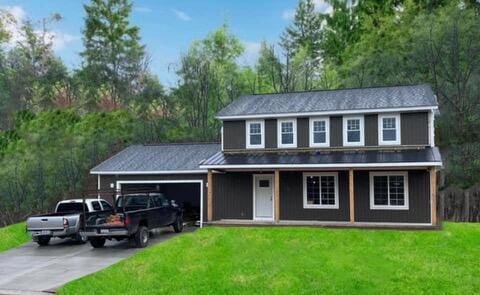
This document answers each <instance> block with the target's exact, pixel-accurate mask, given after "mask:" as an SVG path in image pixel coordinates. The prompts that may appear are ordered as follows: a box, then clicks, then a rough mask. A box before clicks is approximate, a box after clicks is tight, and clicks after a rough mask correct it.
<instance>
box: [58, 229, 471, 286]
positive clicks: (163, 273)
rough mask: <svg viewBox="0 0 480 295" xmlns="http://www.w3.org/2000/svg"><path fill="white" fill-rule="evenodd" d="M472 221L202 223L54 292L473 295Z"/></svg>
mask: <svg viewBox="0 0 480 295" xmlns="http://www.w3.org/2000/svg"><path fill="white" fill-rule="evenodd" d="M479 290H480V224H461V223H459V224H454V223H446V224H445V226H444V229H443V230H441V231H409V230H405V231H401V230H368V229H322V228H299V227H295V228H285V227H276V228H274V227H257V228H253V227H250V228H234V227H223V228H222V227H209V228H205V229H202V230H198V231H196V232H195V233H190V234H185V235H182V236H180V237H178V238H174V239H172V240H169V241H167V242H165V243H162V244H159V245H156V246H154V247H151V248H149V249H147V250H145V251H142V252H140V253H138V254H136V255H135V256H133V257H131V258H130V259H127V260H125V261H123V262H121V263H118V264H116V265H114V266H112V267H110V268H108V269H106V270H104V271H101V272H99V273H96V274H93V275H90V276H87V277H85V278H82V279H79V280H77V281H74V282H72V283H70V284H68V285H66V286H65V287H64V288H63V289H61V290H60V294H94V293H96V294H123V293H127V294H155V293H162V294H168V293H175V294H207V293H208V294H268V293H274V294H291V293H294V294H298V293H300V294H301V293H304V294H311V293H317V294H318V293H321V294H324V293H327V294H422V293H424V294H425V293H426V294H473V293H476V292H478V291H479Z"/></svg>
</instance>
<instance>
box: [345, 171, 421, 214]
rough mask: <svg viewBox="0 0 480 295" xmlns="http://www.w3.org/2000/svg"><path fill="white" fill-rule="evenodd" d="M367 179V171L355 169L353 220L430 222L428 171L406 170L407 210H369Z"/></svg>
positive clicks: (368, 179) (368, 178)
mask: <svg viewBox="0 0 480 295" xmlns="http://www.w3.org/2000/svg"><path fill="white" fill-rule="evenodd" d="M369 181H370V177H369V171H355V174H354V185H355V188H354V190H355V221H357V222H396V223H430V186H429V174H428V171H426V170H410V171H408V193H409V210H370V185H369Z"/></svg>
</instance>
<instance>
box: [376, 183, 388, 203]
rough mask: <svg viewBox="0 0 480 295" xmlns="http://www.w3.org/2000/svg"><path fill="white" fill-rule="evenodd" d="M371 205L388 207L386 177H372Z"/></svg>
mask: <svg viewBox="0 0 480 295" xmlns="http://www.w3.org/2000/svg"><path fill="white" fill-rule="evenodd" d="M373 203H374V204H375V205H388V176H374V177H373Z"/></svg>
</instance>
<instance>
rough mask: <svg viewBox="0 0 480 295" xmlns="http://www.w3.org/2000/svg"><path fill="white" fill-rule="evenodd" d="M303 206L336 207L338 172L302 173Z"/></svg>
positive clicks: (312, 207)
mask: <svg viewBox="0 0 480 295" xmlns="http://www.w3.org/2000/svg"><path fill="white" fill-rule="evenodd" d="M303 208H311V209H314V208H317V209H338V173H336V172H319V173H304V174H303Z"/></svg>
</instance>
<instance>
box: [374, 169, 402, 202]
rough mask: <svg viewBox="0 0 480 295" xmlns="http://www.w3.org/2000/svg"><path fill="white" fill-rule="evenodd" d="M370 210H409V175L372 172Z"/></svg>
mask: <svg viewBox="0 0 480 295" xmlns="http://www.w3.org/2000/svg"><path fill="white" fill-rule="evenodd" d="M370 209H390V210H408V173H407V172H386V171H384V172H370Z"/></svg>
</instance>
